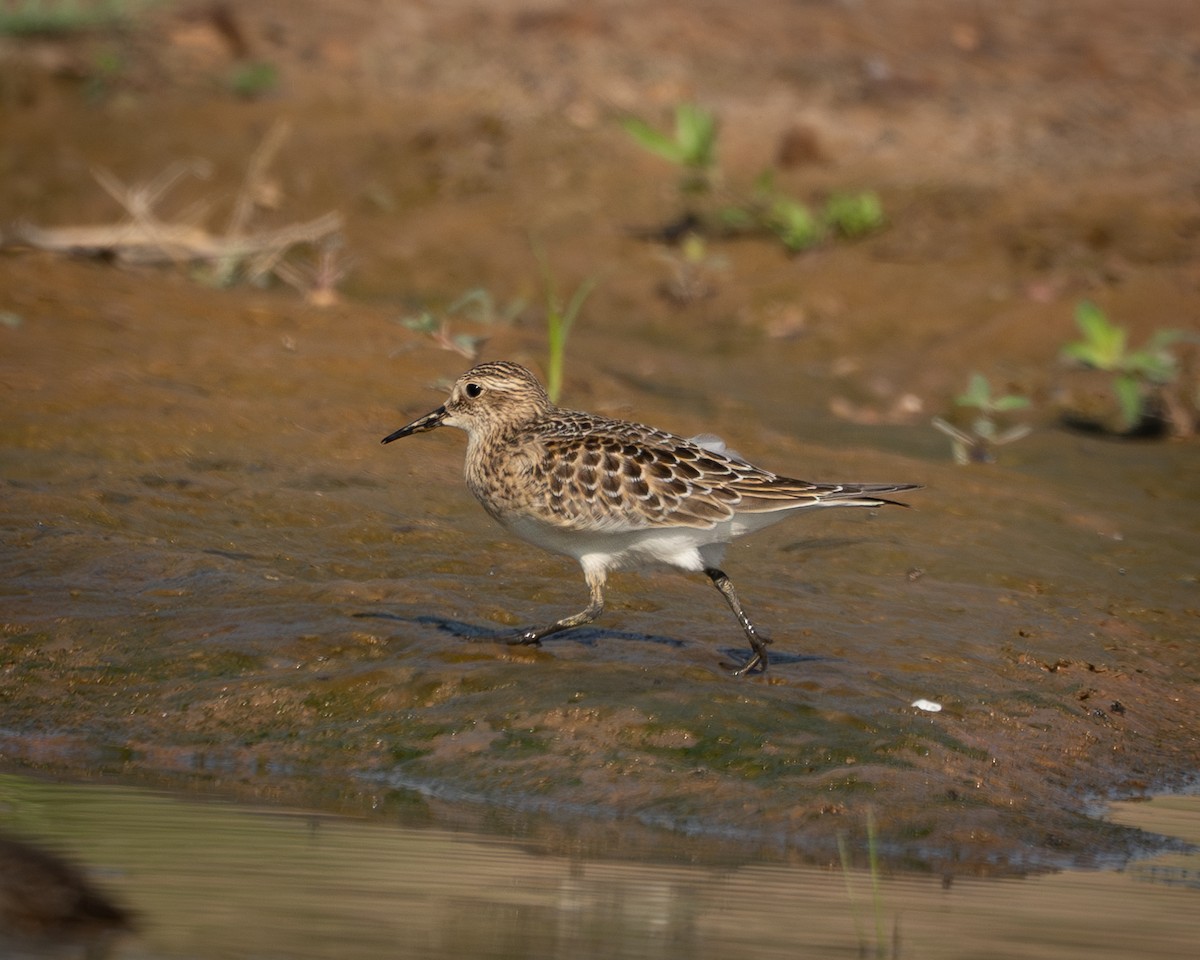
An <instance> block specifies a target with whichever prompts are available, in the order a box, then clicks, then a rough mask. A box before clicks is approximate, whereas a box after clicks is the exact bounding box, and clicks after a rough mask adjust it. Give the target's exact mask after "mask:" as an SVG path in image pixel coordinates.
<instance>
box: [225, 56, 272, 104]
mask: <svg viewBox="0 0 1200 960" xmlns="http://www.w3.org/2000/svg"><path fill="white" fill-rule="evenodd" d="M278 86H279V71H278V70H277V69H276V68H275V64H273V63H269V62H267V61H266V60H250V61H247V62H246V63H240V64H238V65H237V66H236V67H234V69H233V72H232V73H231V74H230V75H229V89H230V90H232V91H233V92H234V93H235V94H237V95H238V96H239V97H243V98H245V99H246V100H254V99H256V98H258V97H262V96H265V95H266V94H268V93H273V92H274V91H275V90H276V88H278Z"/></svg>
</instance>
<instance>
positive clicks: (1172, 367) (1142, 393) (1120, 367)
mask: <svg viewBox="0 0 1200 960" xmlns="http://www.w3.org/2000/svg"><path fill="white" fill-rule="evenodd" d="M1075 324H1076V326H1078V327H1079V332H1080V333H1082V334H1083V339H1082V340H1076V341H1075V342H1074V343H1068V344H1067V345H1066V346H1065V347H1063V350H1062V356H1063V358H1064V359H1066V360H1073V361H1075V362H1077V363H1081V364H1083V366H1085V367H1089V368H1091V369H1093V370H1102V371H1104V372H1106V373H1111V374H1112V375H1113V382H1112V385H1113V393H1114V394H1115V395H1116V398H1117V403H1118V405H1119V407H1120V411H1121V426H1122V429H1124V430H1132V429H1133V428H1135V427H1136V426H1137V425H1138V424H1139V423H1141V421H1142V420H1143V419H1144V418H1145V417H1146V416H1147V414H1148V413H1149V412H1150V406H1151V404H1152V402H1153V401H1154V400H1156V399H1160V398H1161V391H1162V388H1163V387H1165V386H1167V385H1168V384H1170V383H1172V382H1173V381H1174V380H1175V378H1176V376H1177V375H1178V372H1179V366H1178V363H1177V362H1176V359H1175V355H1174V353H1173V352H1172V351H1171V347H1172V345H1173V344H1175V343H1176V342H1177V341H1179V340H1180V339H1182V338H1183V336H1184V335H1183V333H1182V332H1181V331H1179V330H1159V331H1158V332H1157V333H1156V334H1154V336H1152V337H1151V338H1150V340H1149V342H1148V343H1147V344H1146V345H1145V346H1144V347H1142V348H1141V349H1140V350H1130V349H1129V346H1128V342H1129V334H1128V331H1126V330H1125V328H1124V327H1120V326H1117V325H1116V324H1115V323H1113V322H1111V321H1110V320H1109V319H1108V317H1107V315H1106V314H1105V313H1104V311H1103V310H1101V309H1100V308H1099V307H1098V306H1096V305H1095V304H1094V303H1090V302H1088V301H1086V300H1085V301H1082V302H1080V303H1079V304H1078V305H1077V306H1076V307H1075Z"/></svg>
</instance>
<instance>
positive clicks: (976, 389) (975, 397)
mask: <svg viewBox="0 0 1200 960" xmlns="http://www.w3.org/2000/svg"><path fill="white" fill-rule="evenodd" d="M991 396H992V388H991V387H990V386H989V385H988V382H987V377H985V376H984V375H983V374H982V373H975V374H972V375H971V382H970V383H969V384H967V392H966V393H963V394H961V395H960V396H959V397H957V398H956V399H955V401H954V402H955V403H957V404H958V405H959V406H960V407H978V408H979V409H980V410H984V409H986V408H987V406H988V404H989V403H990V400H991Z"/></svg>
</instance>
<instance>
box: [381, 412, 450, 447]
mask: <svg viewBox="0 0 1200 960" xmlns="http://www.w3.org/2000/svg"><path fill="white" fill-rule="evenodd" d="M445 419H446V408H445V407H444V406H441V407H438V408H437V409H436V410H434V411H433V413H427V414H425V416H423V417H421V418H420V419H419V420H414V421H413V422H412V423H410V424H408V426H405V427H401V428H400V429H399V430H397V431H396V432H395V433H389V434H388V435H387V436H386V437H384V438H383V439H382V440H380V441H379V442H380V443H391V442H392V441H393V440H399V439H400V438H401V437H408V436H412V435H413V434H414V433H425V431H427V430H436V429H437V428H438V427H440V426H441V425H442V421H443V420H445Z"/></svg>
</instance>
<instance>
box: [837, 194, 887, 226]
mask: <svg viewBox="0 0 1200 960" xmlns="http://www.w3.org/2000/svg"><path fill="white" fill-rule="evenodd" d="M825 222H826V223H827V224H829V226H831V227H832V228H833V229H835V230H837V231H838V232H840V233H841V234H842V236H844V237H849V238H855V237H863V236H866V235H867V234H868V233H873V232H874V231H876V230H878V229H879V228H880V227H882V226H883V222H884V218H883V202H882V201H881V200H880V199H879V194H877V193H872V192H870V191H868V192H866V193H835V194H834V195H833V196H831V197H830V198H829V200H828V201H827V202H826V204H825Z"/></svg>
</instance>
